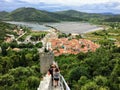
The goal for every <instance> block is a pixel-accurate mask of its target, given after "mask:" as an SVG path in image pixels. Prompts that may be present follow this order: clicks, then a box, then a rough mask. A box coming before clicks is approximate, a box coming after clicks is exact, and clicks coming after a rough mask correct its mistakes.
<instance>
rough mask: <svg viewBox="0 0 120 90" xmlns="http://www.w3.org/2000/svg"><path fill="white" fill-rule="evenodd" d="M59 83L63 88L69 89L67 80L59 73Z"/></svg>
mask: <svg viewBox="0 0 120 90" xmlns="http://www.w3.org/2000/svg"><path fill="white" fill-rule="evenodd" d="M60 78H61V79H60V83H61V84H62V87H63V90H70V87H69V86H68V84H67V82H66V81H65V79H64V77H63V76H62V75H61V74H60Z"/></svg>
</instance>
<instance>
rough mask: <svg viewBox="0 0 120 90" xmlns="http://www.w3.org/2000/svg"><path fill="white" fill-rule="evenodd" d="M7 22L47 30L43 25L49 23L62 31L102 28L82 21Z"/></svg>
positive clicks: (76, 31) (87, 30) (78, 31)
mask: <svg viewBox="0 0 120 90" xmlns="http://www.w3.org/2000/svg"><path fill="white" fill-rule="evenodd" d="M8 23H11V24H17V25H25V26H27V27H31V28H32V30H39V31H43V30H49V29H50V27H45V25H50V26H53V27H55V28H56V29H58V30H60V31H61V32H64V33H86V32H90V31H94V30H101V29H103V28H102V27H100V26H96V25H91V24H89V23H82V22H61V23H42V24H38V23H28V22H14V21H9V22H8Z"/></svg>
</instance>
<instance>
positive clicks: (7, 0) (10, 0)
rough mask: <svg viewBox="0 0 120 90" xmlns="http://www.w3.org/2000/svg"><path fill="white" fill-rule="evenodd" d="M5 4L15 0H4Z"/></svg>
mask: <svg viewBox="0 0 120 90" xmlns="http://www.w3.org/2000/svg"><path fill="white" fill-rule="evenodd" d="M4 1H5V2H13V0H4Z"/></svg>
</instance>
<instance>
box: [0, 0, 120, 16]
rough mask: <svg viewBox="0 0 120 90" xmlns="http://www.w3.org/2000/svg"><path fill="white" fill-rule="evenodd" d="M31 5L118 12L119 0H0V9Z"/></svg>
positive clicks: (90, 11) (51, 9)
mask: <svg viewBox="0 0 120 90" xmlns="http://www.w3.org/2000/svg"><path fill="white" fill-rule="evenodd" d="M20 7H33V8H36V9H40V10H47V11H51V12H53V11H63V10H78V11H81V12H88V13H114V14H120V0H0V11H9V12H10V11H13V10H15V9H17V8H20Z"/></svg>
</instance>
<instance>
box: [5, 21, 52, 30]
mask: <svg viewBox="0 0 120 90" xmlns="http://www.w3.org/2000/svg"><path fill="white" fill-rule="evenodd" d="M7 23H11V24H16V25H23V26H26V27H30V28H31V29H32V30H40V31H43V30H49V29H50V28H49V27H45V26H44V25H43V24H38V23H29V22H15V21H7Z"/></svg>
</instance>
